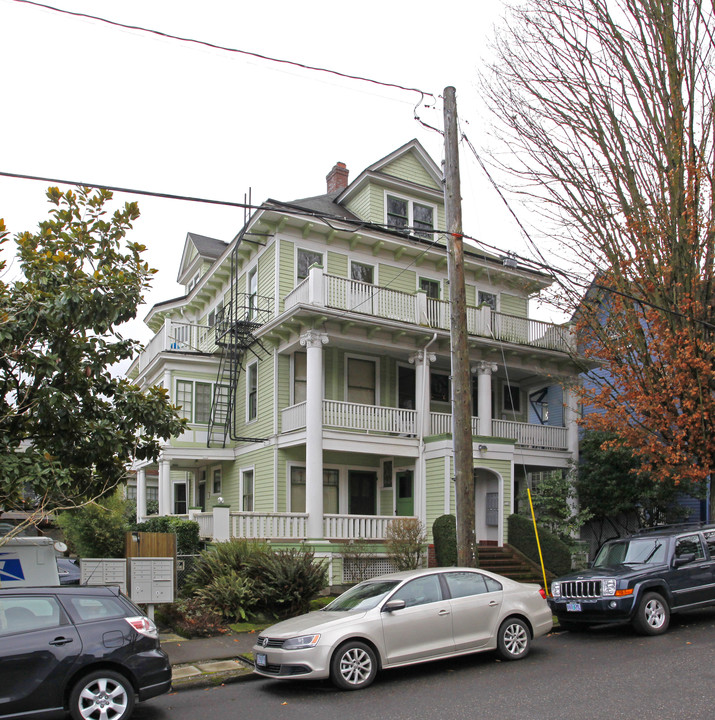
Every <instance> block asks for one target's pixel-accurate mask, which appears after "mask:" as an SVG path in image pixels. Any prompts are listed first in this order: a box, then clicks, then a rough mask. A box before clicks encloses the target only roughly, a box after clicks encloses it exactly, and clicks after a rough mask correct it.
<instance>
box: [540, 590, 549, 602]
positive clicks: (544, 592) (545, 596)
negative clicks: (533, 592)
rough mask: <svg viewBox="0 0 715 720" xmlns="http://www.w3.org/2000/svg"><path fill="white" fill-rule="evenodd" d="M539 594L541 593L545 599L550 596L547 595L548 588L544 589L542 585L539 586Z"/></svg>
mask: <svg viewBox="0 0 715 720" xmlns="http://www.w3.org/2000/svg"><path fill="white" fill-rule="evenodd" d="M539 595H541V597H542V598H544V600H546V598H547V597H548V596H547V595H546V590H544V588H542V587H540V588H539Z"/></svg>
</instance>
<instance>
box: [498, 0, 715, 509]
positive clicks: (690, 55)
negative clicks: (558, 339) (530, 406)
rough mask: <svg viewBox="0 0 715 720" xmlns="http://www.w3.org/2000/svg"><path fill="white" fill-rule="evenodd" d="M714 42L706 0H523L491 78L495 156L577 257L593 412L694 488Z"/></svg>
mask: <svg viewBox="0 0 715 720" xmlns="http://www.w3.org/2000/svg"><path fill="white" fill-rule="evenodd" d="M714 43H715V20H714V19H713V6H712V3H704V2H701V0H523V1H522V2H519V3H516V4H515V6H514V8H513V9H512V11H511V13H510V15H509V18H508V19H507V20H506V22H505V25H504V27H503V29H502V31H501V33H500V35H499V39H498V40H497V42H496V46H495V51H496V58H497V59H496V60H495V61H494V63H493V64H492V66H491V68H490V71H489V73H488V74H487V75H486V77H485V80H486V82H485V83H484V88H485V93H486V94H487V96H488V97H489V98H490V104H491V106H492V109H493V111H494V113H495V115H496V116H497V123H496V127H497V128H498V137H499V138H500V139H501V140H503V141H505V142H506V143H507V144H508V148H509V153H508V154H504V153H501V154H498V155H497V154H495V155H494V157H495V158H498V161H497V160H495V163H497V164H500V165H501V167H502V169H504V170H507V171H508V172H509V173H511V177H512V179H513V180H514V183H513V185H514V188H515V189H516V190H517V191H518V192H520V193H521V194H522V197H523V198H524V199H525V200H526V201H527V202H528V203H530V204H531V205H532V206H533V207H535V208H537V212H539V213H540V215H539V216H537V218H538V224H539V227H541V228H542V229H543V230H544V234H545V235H546V234H548V235H549V236H550V237H556V238H557V239H558V240H560V241H561V242H562V248H561V250H562V254H561V255H560V257H559V260H558V264H559V265H561V266H562V267H563V266H564V263H563V260H564V259H568V261H569V267H570V274H568V275H566V274H562V275H560V276H559V277H560V278H561V282H560V287H559V289H558V291H557V297H556V300H558V301H559V302H560V303H561V305H562V308H563V309H564V310H567V311H570V312H572V313H573V314H574V317H575V320H576V324H577V330H578V332H579V337H580V339H581V344H580V349H581V351H582V353H583V355H585V356H586V357H587V358H588V359H589V360H590V367H592V368H593V367H597V368H598V370H597V371H595V372H593V373H592V377H591V378H590V382H588V383H587V384H586V385H585V387H584V390H583V392H584V398H583V399H584V402H586V403H588V404H589V405H591V406H592V407H593V408H594V409H595V410H597V412H594V413H592V414H591V415H589V416H588V418H587V423H588V424H589V425H590V426H591V427H593V428H596V429H601V430H609V431H616V433H617V437H616V438H612V439H610V440H609V442H610V443H611V444H621V445H623V446H626V447H628V448H630V449H632V450H633V451H634V452H635V453H636V456H637V458H638V465H639V468H640V471H642V472H644V473H651V476H652V477H653V478H654V480H655V481H660V482H665V483H670V484H671V485H672V486H673V487H677V488H682V489H683V490H686V491H689V492H694V493H696V494H698V493H701V492H702V491H703V490H704V487H705V485H706V481H707V480H708V479H709V478H710V475H711V473H712V470H713V466H714V464H715V427H714V426H713V425H714V423H715V398H714V391H715V276H714V267H713V260H714V255H713V253H714V250H715V247H714V243H715V232H714V228H715V213H714V206H713V182H714V181H715V176H714V174H713V162H714V156H713V127H714V126H713V121H714V120H715V118H714V117H713V111H714V109H715V93H714V92H713V86H712V77H713V76H712V68H711V64H712V60H713V49H714ZM505 158H508V159H507V160H505ZM586 278H588V279H589V281H590V282H591V287H590V290H589V291H588V292H586V293H585V296H584V284H583V282H582V280H583V279H586ZM713 485H715V483H713V484H711V488H712V486H713ZM712 506H713V503H711V508H712Z"/></svg>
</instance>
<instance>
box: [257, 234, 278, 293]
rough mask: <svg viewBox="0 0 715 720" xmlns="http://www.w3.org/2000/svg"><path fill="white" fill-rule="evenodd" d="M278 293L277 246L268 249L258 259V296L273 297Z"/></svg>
mask: <svg viewBox="0 0 715 720" xmlns="http://www.w3.org/2000/svg"><path fill="white" fill-rule="evenodd" d="M275 291H276V246H275V243H273V244H272V245H270V246H269V247H267V248H266V249H265V250H264V251H263V253H262V254H261V256H260V257H259V258H258V294H259V295H263V296H264V297H273V295H274V294H275Z"/></svg>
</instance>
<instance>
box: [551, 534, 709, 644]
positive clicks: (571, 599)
mask: <svg viewBox="0 0 715 720" xmlns="http://www.w3.org/2000/svg"><path fill="white" fill-rule="evenodd" d="M549 604H550V605H551V608H552V610H553V612H554V615H556V617H557V618H558V620H559V624H560V625H561V627H563V628H567V629H568V628H571V629H578V628H584V627H587V626H588V625H595V624H599V623H612V622H630V623H632V625H633V627H634V628H635V630H636V631H637V632H639V633H641V634H643V635H660V634H661V633H664V632H665V631H666V630H667V629H668V625H669V624H670V615H671V613H675V612H679V611H681V610H686V609H690V608H696V607H701V606H704V605H711V604H715V525H708V526H703V527H693V526H671V527H661V528H658V529H655V530H652V531H648V532H641V533H638V534H636V535H630V536H629V537H626V538H621V539H618V540H610V541H608V542H607V543H605V544H604V545H603V546H602V547H601V549H600V550H599V552H598V554H597V556H596V559H595V560H594V562H593V565H592V566H591V567H590V569H589V570H583V571H579V572H576V573H571V574H569V575H565V576H564V577H561V578H558V580H555V581H554V582H553V583H552V584H551V597H550V599H549Z"/></svg>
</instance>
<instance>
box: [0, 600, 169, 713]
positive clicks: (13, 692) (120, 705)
mask: <svg viewBox="0 0 715 720" xmlns="http://www.w3.org/2000/svg"><path fill="white" fill-rule="evenodd" d="M0 678H1V681H0V687H2V692H0V718H2V719H8V718H13V720H14V719H16V718H19V717H24V716H35V715H41V716H43V717H46V718H49V717H54V716H58V717H62V716H63V715H64V714H65V713H66V712H67V711H69V712H70V713H71V715H72V718H73V720H126V719H127V718H128V717H129V716H130V715H131V713H132V710H133V708H134V704H135V701H136V700H137V699H138V700H147V699H148V698H152V697H155V696H156V695H160V694H162V693H165V692H168V690H169V689H170V687H171V665H170V664H169V659H168V657H167V655H166V653H165V652H164V651H163V650H162V649H161V648H160V646H159V636H158V633H157V629H156V626H155V625H154V623H153V622H152V621H151V620H150V619H149V618H147V617H146V616H144V615H143V614H142V612H141V611H140V610H139V608H137V607H136V605H134V604H133V603H132V602H131V601H130V600H129V599H128V598H127V597H125V596H124V595H123V594H122V593H121V592H120V591H119V589H117V588H111V587H102V586H99V587H77V586H57V587H45V588H41V587H22V588H13V589H4V588H0Z"/></svg>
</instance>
